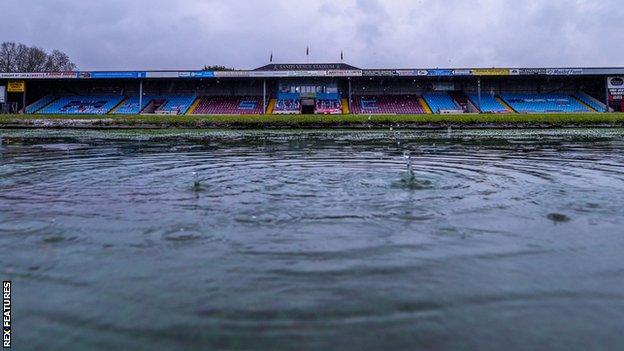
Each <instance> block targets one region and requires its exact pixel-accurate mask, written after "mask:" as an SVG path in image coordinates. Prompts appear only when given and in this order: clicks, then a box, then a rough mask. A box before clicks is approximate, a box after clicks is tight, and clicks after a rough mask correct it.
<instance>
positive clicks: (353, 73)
mask: <svg viewBox="0 0 624 351" xmlns="http://www.w3.org/2000/svg"><path fill="white" fill-rule="evenodd" d="M327 76H329V77H361V76H362V71H361V70H345V69H339V70H336V69H334V70H329V71H327Z"/></svg>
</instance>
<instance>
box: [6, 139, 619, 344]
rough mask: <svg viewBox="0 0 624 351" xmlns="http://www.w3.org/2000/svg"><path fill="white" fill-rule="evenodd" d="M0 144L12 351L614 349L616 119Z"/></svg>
mask: <svg viewBox="0 0 624 351" xmlns="http://www.w3.org/2000/svg"><path fill="white" fill-rule="evenodd" d="M0 137H1V140H2V144H1V145H0V246H1V247H2V252H3V254H2V255H1V256H0V264H1V266H2V272H1V273H2V277H3V279H11V280H13V294H14V299H13V303H14V312H13V320H14V331H13V333H14V336H13V343H14V345H15V348H16V349H19V350H22V349H24V350H41V349H59V350H60V349H63V350H70V349H86V348H88V349H101V350H110V349H133V350H155V349H174V348H177V349H187V350H188V349H240V350H251V349H271V350H279V349H294V350H306V349H321V350H328V349H344V350H362V349H385V350H390V349H417V348H421V349H481V350H500V349H506V350H527V349H549V350H585V349H595V350H601V349H603V350H613V349H619V348H621V347H622V345H624V336H623V335H622V330H624V319H623V318H622V316H623V315H624V265H623V261H622V258H623V257H624V256H623V252H624V230H623V229H622V228H623V225H624V156H623V151H624V130H619V129H610V130H550V131H478V130H476V131H464V132H455V131H448V132H416V131H412V132H408V131H369V132H342V131H335V132H322V131H310V132H305V133H302V132H288V131H284V132H259V131H258V132H252V131H247V132H228V131H166V132H163V131H154V132H146V131H141V132H135V131H126V132H103V131H44V130H0ZM406 152H407V154H408V155H410V156H411V163H412V167H413V174H414V177H413V179H411V178H410V177H409V175H408V172H407V166H406V158H405V155H406Z"/></svg>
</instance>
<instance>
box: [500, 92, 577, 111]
mask: <svg viewBox="0 0 624 351" xmlns="http://www.w3.org/2000/svg"><path fill="white" fill-rule="evenodd" d="M500 97H501V98H503V100H504V101H505V102H506V103H507V104H509V106H511V107H512V108H513V109H514V110H516V111H517V112H519V113H546V112H562V113H566V112H589V109H588V108H587V107H586V106H585V105H583V104H582V103H581V102H580V101H578V100H576V99H575V98H573V97H571V96H569V95H567V94H562V93H553V94H541V93H502V94H500Z"/></svg>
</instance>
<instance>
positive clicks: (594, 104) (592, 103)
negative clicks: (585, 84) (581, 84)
mask: <svg viewBox="0 0 624 351" xmlns="http://www.w3.org/2000/svg"><path fill="white" fill-rule="evenodd" d="M575 97H576V98H577V99H579V100H581V101H582V102H584V103H585V104H587V105H588V106H589V107H591V108H593V109H594V110H596V111H598V112H605V111H606V109H607V106H606V105H605V104H603V103H602V102H600V101H598V100H597V99H596V98H594V97H593V96H591V95H589V94H587V93H585V92H582V91H581V92H578V93H576V95H575Z"/></svg>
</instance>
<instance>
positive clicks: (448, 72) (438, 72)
mask: <svg viewBox="0 0 624 351" xmlns="http://www.w3.org/2000/svg"><path fill="white" fill-rule="evenodd" d="M427 75H428V76H435V77H442V76H452V75H453V70H452V69H428V70H427Z"/></svg>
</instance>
